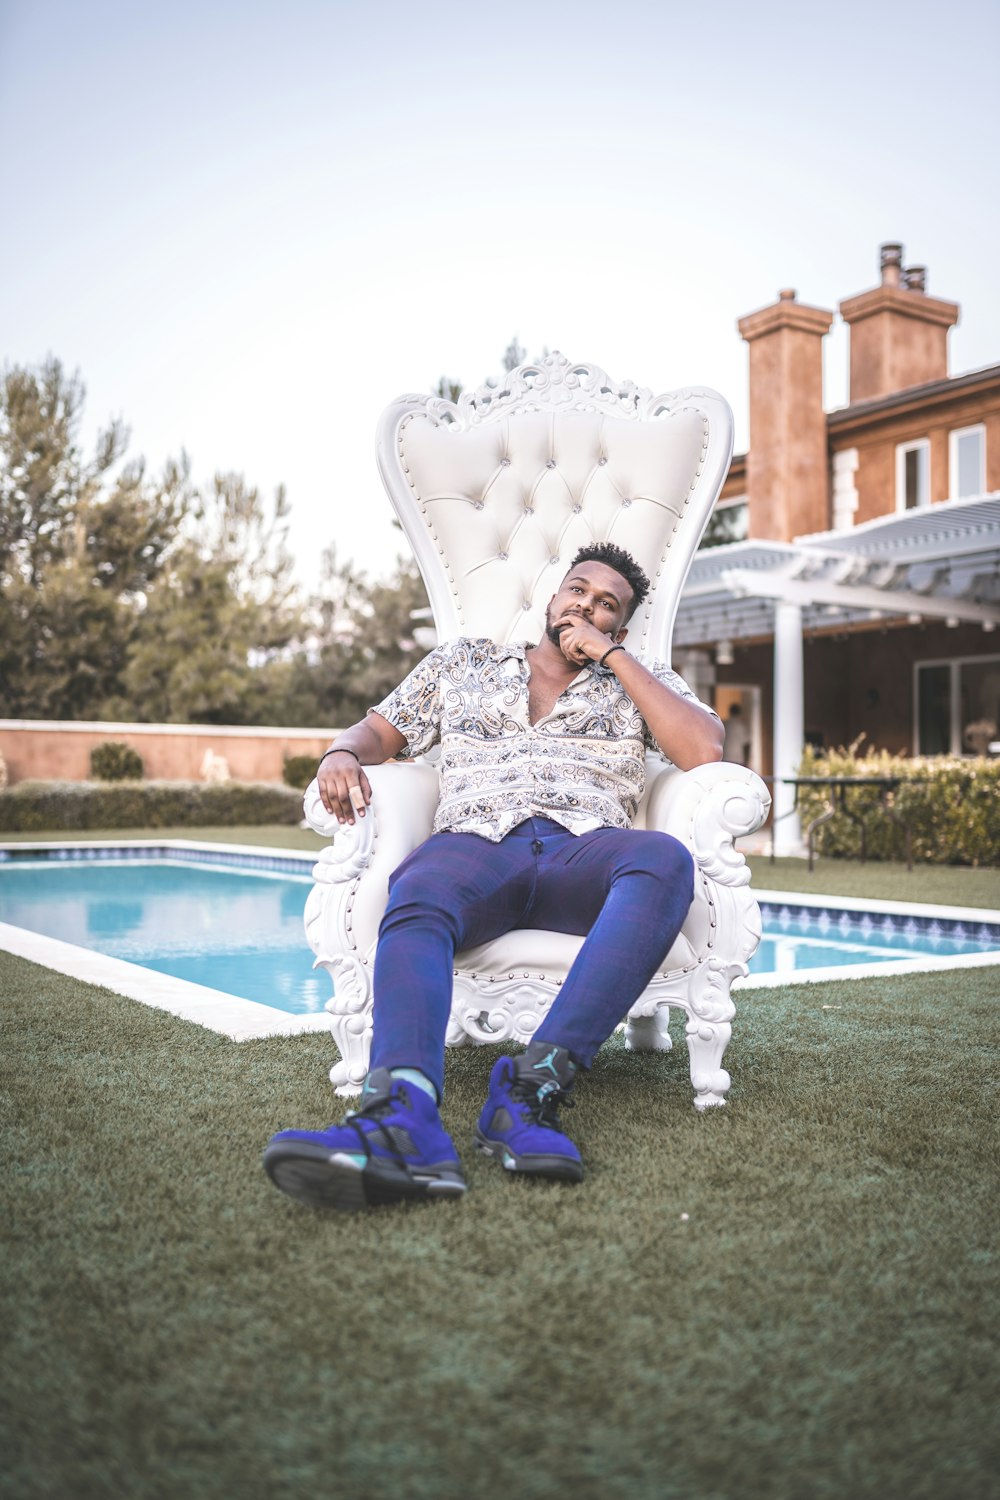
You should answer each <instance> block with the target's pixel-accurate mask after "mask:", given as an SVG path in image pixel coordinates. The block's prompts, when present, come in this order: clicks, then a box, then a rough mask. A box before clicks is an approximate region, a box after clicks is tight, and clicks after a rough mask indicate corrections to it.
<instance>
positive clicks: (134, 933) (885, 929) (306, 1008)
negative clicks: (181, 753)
mask: <svg viewBox="0 0 1000 1500" xmlns="http://www.w3.org/2000/svg"><path fill="white" fill-rule="evenodd" d="M125 853H126V851H122V850H120V849H110V850H101V851H99V853H91V854H90V857H87V854H85V853H84V852H83V851H81V850H73V851H65V850H60V851H56V852H55V853H54V854H52V855H50V856H49V857H43V858H30V857H27V856H22V855H18V856H16V857H12V856H11V855H9V854H6V855H4V856H0V922H6V923H9V924H10V925H12V926H14V927H23V928H27V929H28V930H29V931H32V932H37V933H42V934H44V935H45V936H48V937H53V938H59V939H61V940H62V941H63V942H66V943H73V944H76V945H77V946H78V947H81V948H89V949H92V950H94V951H95V952H98V953H102V954H105V955H107V956H109V957H111V958H120V959H125V960H127V961H128V962H129V963H133V964H139V965H141V966H142V967H145V968H148V969H155V970H157V971H159V972H160V973H163V974H172V975H174V976H175V977H176V978H179V979H187V980H191V981H192V982H194V983H195V984H200V985H205V986H208V987H209V988H211V989H215V990H222V991H224V992H225V993H226V994H229V995H235V996H238V997H240V998H242V999H244V1000H254V1001H258V1002H260V1003H262V1004H264V1005H269V1006H272V1007H274V1008H275V1009H277V1010H283V1011H288V1012H291V1013H293V1014H296V1015H303V1014H308V1013H310V1012H317V1011H320V1010H322V1008H323V1006H324V1005H325V1003H326V1001H327V1000H328V999H329V997H330V995H331V993H332V987H331V983H330V980H329V978H328V976H327V975H326V973H325V972H324V971H323V970H322V969H319V970H315V971H314V970H313V967H312V962H313V960H312V954H311V953H310V951H309V947H308V945H307V943H306V939H305V934H304V932H303V927H302V914H303V910H304V907H305V902H306V897H307V896H308V894H309V890H310V888H311V886H312V879H311V876H310V873H309V871H310V869H311V863H312V862H311V860H309V859H303V860H302V861H301V862H298V861H294V860H291V859H283V860H282V859H270V858H268V857H267V856H261V857H259V858H256V857H255V858H251V859H248V861H247V863H248V864H252V865H254V866H255V867H256V868H240V867H238V865H237V861H238V860H239V859H240V858H241V856H239V855H236V854H228V855H222V856H220V855H213V854H211V853H209V852H202V853H200V854H196V853H194V852H193V851H192V852H191V853H187V852H186V851H185V853H184V855H183V856H178V857H177V858H171V857H166V858H163V857H161V858H154V859H150V858H145V859H130V858H127V857H123V855H124V854H125ZM220 859H221V860H225V865H224V866H222V867H220V866H219V865H217V864H216V863H215V861H216V860H220ZM761 911H762V917H763V925H764V938H763V941H762V942H761V945H760V947H759V949H758V951H757V953H756V954H755V955H754V958H753V959H752V961H751V963H750V972H751V975H753V976H761V975H768V974H774V975H782V976H783V975H787V974H789V973H801V972H804V971H806V970H810V969H827V968H830V967H837V968H843V967H844V966H850V965H859V964H864V965H870V964H873V963H889V962H892V961H894V960H898V959H913V958H921V957H927V956H934V957H938V958H941V957H948V956H960V955H965V954H972V953H979V952H984V951H986V950H990V949H997V948H1000V927H997V926H995V925H994V924H993V923H990V922H987V921H985V920H984V921H983V922H977V921H972V922H968V923H966V924H963V923H962V922H960V921H954V920H949V919H942V920H940V921H938V920H936V919H929V918H927V917H909V916H900V915H896V914H893V915H886V914H883V913H879V914H877V915H868V914H866V913H856V912H846V911H843V910H840V909H837V908H836V907H831V909H829V910H827V909H822V910H818V911H816V910H810V909H808V908H803V907H796V906H794V905H793V904H789V905H784V904H781V905H772V904H769V903H766V902H762V906H761ZM984 916H985V914H984Z"/></svg>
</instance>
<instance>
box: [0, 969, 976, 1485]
mask: <svg viewBox="0 0 1000 1500" xmlns="http://www.w3.org/2000/svg"><path fill="white" fill-rule="evenodd" d="M0 983H2V987H3V993H4V995H5V1000H4V1007H3V1016H4V1029H5V1032H6V1038H5V1047H4V1058H3V1064H2V1067H3V1096H4V1116H5V1138H6V1145H5V1151H4V1154H5V1157H6V1159H7V1164H8V1182H9V1183H10V1193H9V1204H8V1211H7V1215H6V1230H5V1235H6V1240H7V1244H6V1248H5V1253H4V1257H3V1271H2V1278H0V1279H2V1295H3V1303H2V1319H3V1327H4V1329H5V1330H6V1334H7V1349H6V1356H5V1361H4V1367H5V1368H4V1386H5V1389H4V1391H3V1399H2V1402H0V1409H2V1412H3V1414H4V1415H3V1420H4V1421H5V1423H6V1427H7V1432H6V1434H5V1435H4V1436H3V1438H2V1451H3V1452H4V1454H5V1455H6V1470H7V1480H6V1489H5V1491H4V1493H5V1495H7V1496H8V1497H10V1500H15V1497H16V1500H29V1497H30V1500H35V1497H42V1496H44V1497H49V1496H52V1497H60V1500H62V1497H72V1500H90V1497H94V1500H97V1497H101V1500H109V1497H119V1496H120V1497H128V1500H174V1497H181V1496H183V1497H185V1500H187V1497H192V1496H193V1497H197V1500H203V1497H204V1500H214V1497H220V1500H221V1497H225V1500H230V1497H234V1496H240V1497H247V1500H256V1497H258V1496H260V1497H262V1500H263V1497H267V1500H271V1497H274V1500H285V1497H290V1500H292V1497H294V1500H299V1497H302V1500H305V1497H310V1500H312V1497H316V1496H324V1497H328V1496H330V1497H341V1496H343V1497H345V1500H346V1497H348V1496H351V1497H353V1496H359V1495H365V1494H369V1495H375V1496H379V1497H381V1496H397V1497H399V1500H424V1497H426V1500H431V1497H433V1500H451V1497H455V1500H459V1497H461V1500H479V1497H487V1496H489V1497H490V1500H492V1497H494V1496H497V1495H504V1494H514V1495H517V1496H518V1497H523V1500H550V1497H563V1496H567V1497H574V1500H576V1497H580V1500H598V1497H600V1500H606V1497H614V1500H618V1497H621V1500H647V1497H649V1500H652V1497H656V1500H736V1497H741V1500H762V1497H766V1500H844V1497H845V1496H851V1497H869V1496H871V1497H875V1496H878V1497H880V1500H896V1497H899V1500H904V1497H905V1500H931V1497H933V1500H949V1497H958V1496H962V1497H963V1500H966V1497H975V1500H982V1497H985V1496H988V1495H995V1494H998V1493H1000V1487H998V1483H997V1480H996V1478H995V1476H996V1475H997V1473H998V1472H1000V1464H998V1462H997V1460H998V1458H1000V1453H998V1451H997V1444H996V1440H995V1437H994V1433H995V1412H996V1405H997V1396H998V1391H997V1384H998V1382H997V1378H996V1365H995V1355H994V1346H993V1343H992V1340H991V1323H992V1319H993V1314H994V1313H995V1293H996V1280H995V1226H996V1200H995V1196H994V1192H993V1189H994V1185H995V1163H996V1160H997V1151H998V1142H997V1139H996V1137H997V1133H998V1132H997V1116H996V1112H995V1102H996V1101H995V1099H994V1097H993V1092H994V1088H995V1085H994V1083H993V1081H992V1078H991V1073H990V1054H991V1049H992V1048H993V1047H994V1045H995V1040H996V1030H997V1028H996V1019H995V1018H996V996H997V990H998V984H1000V970H997V969H980V970H966V971H964V972H950V973H935V974H926V975H916V976H907V977H905V978H895V979H892V978H890V979H886V980H885V981H883V982H881V983H878V984H876V983H875V982H873V981H870V980H865V981H854V982H839V983H837V984H823V985H807V986H803V987H802V989H800V990H795V989H783V990H781V991H756V992H754V993H753V994H752V996H751V995H749V994H748V995H747V996H746V997H745V998H744V1000H743V1002H742V1004H741V1006H740V1010H739V1013H738V1024H737V1028H736V1030H735V1033H734V1038H733V1042H732V1045H731V1047H730V1050H729V1054H728V1056H727V1061H728V1062H729V1065H730V1067H731V1069H732V1071H733V1074H734V1086H733V1091H732V1094H731V1096H730V1099H731V1102H730V1104H729V1106H728V1107H727V1108H726V1109H725V1110H717V1111H712V1112H709V1113H708V1114H707V1115H698V1114H696V1113H695V1111H694V1110H693V1109H692V1108H691V1102H690V1101H691V1090H690V1085H689V1080H688V1076H687V1067H686V1048H684V1046H683V1044H682V1043H681V1044H680V1045H679V1046H678V1047H677V1050H676V1051H675V1052H674V1053H673V1054H670V1055H662V1054H637V1055H631V1054H628V1053H626V1052H625V1051H624V1049H623V1047H622V1046H621V1044H620V1043H619V1042H618V1041H613V1042H612V1043H611V1044H609V1045H608V1046H607V1047H606V1048H605V1049H604V1050H603V1051H602V1053H601V1054H600V1056H599V1058H598V1060H597V1063H596V1065H595V1067H594V1069H593V1072H592V1073H591V1075H590V1076H589V1078H587V1079H586V1080H584V1081H583V1084H582V1086H581V1088H580V1100H579V1105H578V1108H577V1109H576V1110H575V1111H574V1112H573V1114H572V1115H571V1116H569V1119H568V1123H569V1124H570V1125H571V1128H572V1132H573V1134H574V1136H575V1138H576V1139H577V1141H578V1142H579V1144H580V1146H581V1149H582V1151H583V1154H584V1158H585V1161H586V1163H587V1171H588V1176H587V1180H586V1182H585V1183H584V1184H583V1185H582V1186H580V1187H564V1186H561V1185H558V1184H547V1183H534V1184H532V1183H526V1182H522V1181H518V1180H516V1179H515V1180H512V1179H511V1178H510V1177H508V1176H507V1175H506V1174H505V1173H503V1172H501V1171H499V1170H498V1169H497V1167H496V1166H495V1165H494V1164H492V1163H490V1162H488V1161H486V1160H485V1159H484V1158H481V1157H478V1156H475V1155H474V1154H473V1153H472V1152H471V1150H470V1149H469V1147H468V1137H469V1131H470V1129H471V1126H472V1124H473V1122H474V1120H475V1117H476V1114H477V1112H478V1109H479V1107H480V1104H481V1101H482V1098H483V1096H484V1093H485V1088H486V1079H487V1076H488V1073H489V1069H490V1067H491V1065H492V1063H493V1061H494V1060H495V1057H496V1056H497V1052H498V1049H497V1048H485V1049H476V1048H469V1049H467V1050H460V1051H452V1052H450V1053H449V1056H448V1066H447V1096H446V1099H445V1107H444V1113H445V1119H446V1123H447V1124H448V1126H449V1128H450V1129H451V1130H452V1131H453V1133H454V1135H455V1138H456V1141H457V1142H458V1143H459V1146H460V1150H461V1153H462V1156H463V1159H464V1161H465V1164H466V1168H467V1174H468V1179H469V1184H470V1192H469V1194H468V1196H467V1198H466V1199H465V1200H463V1201H462V1202H461V1203H458V1204H437V1205H430V1204H426V1205H424V1204H418V1205H408V1206H404V1207H398V1208H394V1209H389V1210H382V1211H380V1212H376V1213H373V1214H371V1215H365V1216H337V1215H331V1214H322V1213H313V1212H310V1211H308V1210H305V1209H303V1208H301V1207H299V1206H298V1205H296V1204H295V1203H292V1202H290V1201H288V1200H286V1199H284V1198H283V1197H282V1196H281V1195H279V1194H278V1193H276V1192H275V1191H274V1189H273V1188H272V1187H271V1186H270V1185H269V1184H268V1182H267V1181H266V1179H265V1177H264V1176H263V1173H262V1172H261V1170H260V1167H259V1151H260V1148H261V1146H262V1145H263V1143H264V1142H265V1141H266V1139H267V1137H268V1136H269V1134H270V1133H271V1132H272V1131H273V1130H275V1129H277V1128H280V1127H282V1126H285V1125H289V1124H300V1125H315V1124H320V1123H323V1122H325V1121H326V1120H328V1119H330V1118H332V1117H333V1116H334V1115H335V1114H336V1113H337V1106H335V1104H334V1103H333V1101H332V1098H331V1093H330V1090H329V1085H328V1084H327V1082H326V1078H325V1071H326V1068H327V1066H328V1064H329V1062H330V1052H331V1046H330V1042H329V1040H328V1039H327V1038H326V1037H324V1036H315V1035H314V1036H308V1037H300V1038H296V1039H292V1040H287V1041H273V1040H272V1041H266V1042H261V1041H258V1042H248V1043H243V1044H242V1045H236V1044H233V1043H231V1042H228V1041H226V1040H225V1039H224V1038H222V1037H219V1036H217V1035H215V1034H213V1033H211V1032H208V1031H204V1030H201V1029H199V1028H197V1027H194V1026H190V1025H187V1024H185V1023H183V1022H181V1021H178V1020H176V1019H174V1018H172V1017H170V1016H168V1015H166V1014H164V1013H162V1012H158V1011H151V1010H148V1009H146V1008H145V1007H143V1006H140V1005H137V1004H134V1003H132V1002H130V1001H128V1000H125V999H122V998H120V997H118V996H116V995H113V994H111V993H110V992H108V991H104V990H98V989H95V988H92V987H89V986H86V985H82V984H80V983H78V982H76V981H73V980H70V979H66V978H64V977H62V976H59V975H56V974H53V973H51V972H49V971H47V970H44V969H40V968H38V967H36V966H35V965H32V964H28V963H26V962H24V961H23V960H20V959H16V958H14V957H12V956H10V955H5V954H0ZM824 1007H833V1008H830V1009H825V1008H824ZM681 1031H682V1028H681ZM675 1035H678V1033H676V1032H675ZM678 1040H680V1038H679V1035H678ZM683 1214H686V1215H688V1218H687V1219H686V1220H685V1219H683V1218H682V1215H683Z"/></svg>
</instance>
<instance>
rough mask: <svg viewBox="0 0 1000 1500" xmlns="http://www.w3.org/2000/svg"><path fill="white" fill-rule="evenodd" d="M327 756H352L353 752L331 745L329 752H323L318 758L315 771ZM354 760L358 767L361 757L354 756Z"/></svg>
mask: <svg viewBox="0 0 1000 1500" xmlns="http://www.w3.org/2000/svg"><path fill="white" fill-rule="evenodd" d="M328 755H354V751H353V750H348V748H347V746H346V745H331V747H330V749H329V750H324V752H323V754H322V755H321V756H320V758H319V765H317V767H316V769H317V771H318V770H319V767H320V766H321V765H322V764H323V762H324V761H325V760H326V757H327V756H328ZM354 759H355V760H356V761H357V763H358V765H359V766H360V764H361V756H360V755H354Z"/></svg>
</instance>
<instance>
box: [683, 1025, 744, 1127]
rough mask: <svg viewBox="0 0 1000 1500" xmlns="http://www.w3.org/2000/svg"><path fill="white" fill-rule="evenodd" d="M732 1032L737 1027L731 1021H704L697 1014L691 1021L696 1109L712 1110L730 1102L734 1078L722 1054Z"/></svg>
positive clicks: (689, 1048) (693, 1084)
mask: <svg viewBox="0 0 1000 1500" xmlns="http://www.w3.org/2000/svg"><path fill="white" fill-rule="evenodd" d="M732 1034H733V1028H732V1027H731V1026H730V1024H729V1022H728V1021H704V1020H701V1019H700V1018H698V1017H693V1018H691V1019H690V1020H689V1021H688V1023H687V1044H688V1052H689V1053H690V1055H691V1083H692V1086H693V1088H694V1107H695V1109H711V1108H712V1107H713V1105H720V1104H725V1102H726V1094H727V1093H728V1091H729V1085H730V1082H731V1079H730V1077H729V1074H728V1073H727V1072H726V1070H725V1068H724V1067H723V1066H722V1054H723V1053H724V1052H725V1050H726V1048H727V1047H728V1045H729V1038H730V1037H731V1036H732Z"/></svg>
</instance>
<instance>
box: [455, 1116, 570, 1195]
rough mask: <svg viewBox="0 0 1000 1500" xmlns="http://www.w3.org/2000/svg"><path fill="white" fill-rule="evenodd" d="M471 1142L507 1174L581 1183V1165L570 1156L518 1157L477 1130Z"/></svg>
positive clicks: (504, 1145)
mask: <svg viewBox="0 0 1000 1500" xmlns="http://www.w3.org/2000/svg"><path fill="white" fill-rule="evenodd" d="M473 1140H474V1141H475V1143H476V1145H477V1146H478V1147H479V1150H480V1151H482V1152H483V1154H484V1155H485V1156H492V1157H493V1160H494V1161H498V1162H499V1163H500V1165H501V1166H502V1167H503V1168H505V1170H506V1171H508V1172H519V1173H520V1174H521V1175H522V1176H524V1177H552V1178H554V1179H555V1180H556V1181H559V1182H582V1181H583V1165H582V1163H580V1162H578V1161H574V1160H573V1158H572V1157H571V1156H556V1155H552V1156H540V1155H539V1156H518V1155H517V1152H516V1151H512V1150H511V1148H510V1147H509V1146H508V1145H506V1144H505V1143H504V1142H503V1141H494V1140H491V1139H490V1137H489V1136H488V1135H484V1134H483V1132H482V1131H481V1130H479V1129H477V1130H476V1133H475V1135H474V1136H473Z"/></svg>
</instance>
